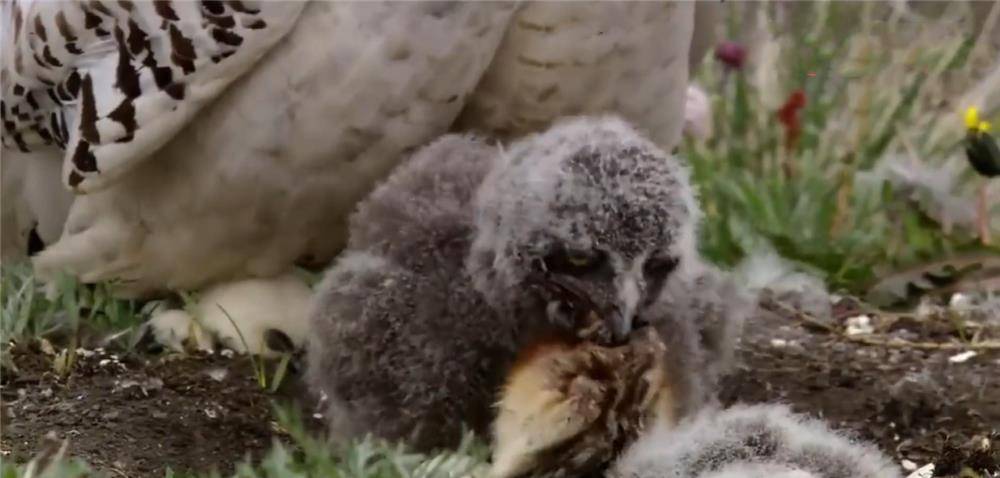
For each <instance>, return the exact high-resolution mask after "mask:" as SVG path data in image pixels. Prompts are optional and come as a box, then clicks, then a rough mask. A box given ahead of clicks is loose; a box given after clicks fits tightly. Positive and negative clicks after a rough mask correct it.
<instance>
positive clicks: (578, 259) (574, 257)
mask: <svg viewBox="0 0 1000 478" xmlns="http://www.w3.org/2000/svg"><path fill="white" fill-rule="evenodd" d="M593 260H594V258H593V257H591V256H585V255H581V254H569V255H567V256H566V261H567V262H569V263H570V265H572V266H573V267H586V266H588V265H590V263H591V262H592V261H593Z"/></svg>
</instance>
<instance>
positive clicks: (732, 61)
mask: <svg viewBox="0 0 1000 478" xmlns="http://www.w3.org/2000/svg"><path fill="white" fill-rule="evenodd" d="M715 59H716V60H719V61H721V62H722V64H723V65H726V67H727V68H729V69H732V70H740V69H742V68H743V62H744V61H746V59H747V50H746V48H743V45H740V44H739V43H736V42H734V41H726V42H722V43H720V44H719V46H717V47H715Z"/></svg>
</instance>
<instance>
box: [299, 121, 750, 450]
mask: <svg viewBox="0 0 1000 478" xmlns="http://www.w3.org/2000/svg"><path fill="white" fill-rule="evenodd" d="M698 216H699V211H698V208H697V204H696V202H695V199H694V195H693V192H692V190H691V187H690V184H689V182H688V175H687V172H686V170H685V169H684V167H683V166H682V165H681V164H680V163H679V162H678V161H677V160H676V159H674V158H672V157H670V156H668V155H667V154H666V153H664V152H663V151H662V150H660V149H659V148H658V147H657V146H655V145H654V144H652V143H651V142H650V141H648V140H646V139H645V138H644V137H643V136H641V135H640V134H639V133H638V132H636V131H635V130H634V129H633V128H632V127H631V126H629V125H628V124H626V123H625V122H623V121H622V120H620V119H617V118H613V117H601V118H573V119H568V120H564V121H562V122H560V123H558V124H556V125H555V126H553V127H552V128H550V129H549V130H548V131H546V132H544V133H541V134H538V135H533V136H528V137H526V138H524V139H521V140H519V141H517V142H515V143H513V144H512V145H511V146H510V147H509V149H507V150H506V151H502V150H500V149H497V148H496V147H493V146H490V145H488V144H486V143H484V142H483V141H481V140H478V139H476V138H473V137H466V136H447V137H444V138H442V139H440V140H438V141H436V142H434V143H432V144H431V145H429V146H427V147H425V148H423V149H422V150H420V151H419V152H417V153H416V154H415V155H414V156H413V157H412V158H411V159H410V160H408V161H405V162H404V164H403V165H401V166H400V167H399V168H398V169H397V170H396V171H394V173H393V174H392V175H391V176H390V177H389V179H388V180H387V181H386V182H385V183H383V184H382V185H381V186H379V187H378V188H377V189H376V190H375V191H374V192H373V194H372V195H371V196H370V197H369V198H368V199H367V200H365V201H364V202H363V203H362V204H361V205H360V206H359V208H358V210H357V212H356V213H355V214H354V215H353V216H352V218H351V222H350V229H351V240H350V244H349V247H348V249H347V250H346V251H345V252H344V253H343V254H342V255H341V257H340V258H339V259H338V261H337V262H336V263H335V264H334V265H333V266H332V267H331V269H330V270H329V271H328V272H327V275H326V278H325V280H324V282H323V283H322V284H321V285H320V286H319V287H318V289H317V290H318V294H317V299H316V302H315V304H314V307H313V312H312V314H311V330H312V336H311V337H310V347H309V348H310V351H309V371H308V373H309V377H310V383H311V384H312V386H313V387H314V388H315V389H316V391H318V392H322V393H325V394H326V395H327V397H328V404H329V409H328V410H327V418H328V421H329V424H330V428H331V432H332V434H333V436H334V438H336V439H341V440H342V439H350V438H354V437H358V436H360V435H364V434H367V433H372V434H375V435H376V436H379V437H382V438H386V439H392V440H406V441H408V442H409V443H410V444H411V445H413V446H414V447H416V448H417V449H420V450H428V449H432V448H436V447H442V446H448V445H453V444H455V443H457V442H458V440H459V439H460V437H461V434H462V430H463V426H466V425H467V426H470V427H471V428H472V429H473V430H475V431H476V432H477V433H479V434H481V435H486V434H488V432H489V430H490V426H491V424H492V422H493V419H494V415H495V409H494V407H493V404H494V403H495V402H496V400H497V392H498V391H499V390H500V388H501V386H502V385H503V382H504V380H505V378H506V376H507V372H508V370H509V368H510V367H511V365H512V363H513V362H514V360H515V357H516V356H517V354H518V352H519V351H520V350H522V348H523V347H526V346H527V345H528V344H531V343H533V342H534V341H535V340H536V339H537V338H538V337H539V334H543V333H548V332H547V331H551V330H553V329H555V330H567V329H572V328H573V327H575V324H574V322H573V320H571V318H570V317H571V316H572V315H573V314H572V313H571V311H569V310H567V309H568V307H567V304H565V303H564V302H563V301H561V300H560V299H559V298H558V297H553V296H551V294H547V293H545V290H544V288H541V289H540V288H538V287H535V286H534V285H535V284H536V283H537V281H538V278H539V277H540V276H541V277H544V280H546V281H550V282H551V283H558V284H562V285H564V286H567V287H570V288H572V289H573V290H577V291H580V293H581V294H583V295H585V296H586V297H588V298H589V299H590V300H591V301H592V302H593V303H594V304H595V310H596V311H597V313H598V316H599V317H601V318H602V327H601V328H602V329H603V330H602V333H601V334H600V336H601V337H604V339H606V340H608V341H610V342H615V343H618V342H621V341H623V340H624V339H625V338H627V337H628V335H629V334H630V333H631V332H632V331H633V329H635V328H638V327H639V326H642V325H647V324H648V325H650V326H652V327H653V328H654V329H655V330H656V331H657V332H658V333H659V334H660V335H661V337H662V340H663V342H664V343H665V344H666V345H667V353H666V360H667V362H668V364H669V366H668V368H669V369H671V370H676V373H672V374H671V377H670V379H671V380H672V381H673V383H672V385H671V389H672V390H674V391H675V393H676V396H677V399H676V401H677V403H678V405H677V407H678V410H681V411H687V410H693V409H694V408H696V405H697V404H700V403H703V402H704V401H706V400H707V395H708V394H709V393H710V390H711V386H710V383H711V381H712V380H711V379H706V378H705V377H704V376H703V375H713V374H716V373H717V371H719V370H722V369H723V368H724V367H723V366H722V365H723V364H722V362H723V361H725V359H726V357H727V356H728V355H729V354H728V352H726V350H725V349H727V348H729V347H731V346H732V338H733V337H735V333H734V331H735V330H737V327H736V325H738V323H739V322H740V321H741V320H742V317H743V315H744V312H745V309H743V308H739V307H737V308H733V307H732V306H731V305H730V304H728V303H727V301H730V300H737V299H738V297H736V296H733V297H732V298H730V297H728V294H727V293H726V292H725V288H722V289H719V290H714V289H712V288H714V287H716V286H717V285H718V284H722V283H724V281H720V280H716V279H717V278H716V279H712V280H709V281H705V280H704V279H703V278H702V277H700V276H697V275H689V274H697V273H700V272H701V271H705V270H709V269H706V267H705V266H704V265H703V264H702V262H701V260H700V258H699V257H698V254H697V252H696V248H695V232H694V231H695V227H696V222H697V219H698ZM705 277H710V278H711V277H714V276H711V275H706V276H705ZM671 290H674V291H675V295H671V294H670V293H668V291H671ZM688 290H691V291H692V292H691V293H692V294H694V296H691V295H690V294H688V295H686V296H684V297H678V296H677V295H676V294H681V293H684V292H683V291H688ZM706 290H707V291H708V293H706ZM697 297H701V298H700V299H699V298H697ZM720 299H721V302H720ZM672 300H676V301H677V303H676V304H672V303H671V302H670V301H672ZM685 308H691V310H683V309H685ZM702 317H708V318H709V320H702V319H701V318H702ZM604 345H609V344H604Z"/></svg>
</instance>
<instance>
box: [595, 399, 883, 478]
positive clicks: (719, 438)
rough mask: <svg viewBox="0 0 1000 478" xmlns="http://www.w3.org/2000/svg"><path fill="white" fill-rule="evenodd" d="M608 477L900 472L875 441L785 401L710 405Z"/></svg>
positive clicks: (624, 459)
mask: <svg viewBox="0 0 1000 478" xmlns="http://www.w3.org/2000/svg"><path fill="white" fill-rule="evenodd" d="M606 476H607V477H608V478H662V477H668V476H678V477H685V478H899V477H900V476H901V475H900V470H899V468H898V467H897V466H896V465H895V464H893V463H892V462H891V461H889V459H888V458H887V457H886V456H885V455H884V454H882V453H881V452H880V451H879V450H878V449H876V448H875V447H873V446H871V445H868V444H866V443H861V442H857V441H852V440H849V439H848V438H846V437H844V436H843V435H842V434H840V433H838V432H836V431H834V430H831V429H830V428H829V427H828V426H827V425H826V424H824V423H823V422H822V421H820V420H816V419H812V418H808V417H805V416H802V415H798V414H795V413H792V412H791V411H790V410H789V409H788V408H787V407H786V406H783V405H769V404H762V405H749V406H748V405H737V406H734V407H732V408H729V409H726V410H722V411H715V410H706V411H703V412H701V413H699V414H697V415H695V416H693V417H691V418H689V419H687V420H685V421H683V422H682V423H681V424H680V425H678V426H677V427H675V428H670V427H659V428H656V429H652V430H649V431H648V433H645V434H644V435H643V436H642V437H641V438H640V439H639V440H638V441H637V442H636V443H635V444H634V445H633V446H632V447H630V448H629V449H628V450H627V451H626V452H625V453H624V454H623V455H622V456H621V457H620V458H619V459H618V461H617V463H615V464H614V465H613V466H612V467H611V469H610V471H609V473H608V474H607V475H606Z"/></svg>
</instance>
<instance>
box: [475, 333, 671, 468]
mask: <svg viewBox="0 0 1000 478" xmlns="http://www.w3.org/2000/svg"><path fill="white" fill-rule="evenodd" d="M665 351H666V347H665V346H664V344H663V342H662V341H661V340H660V339H659V335H658V334H657V333H656V332H655V331H653V330H652V329H650V328H648V327H646V328H643V329H640V330H637V331H635V332H634V333H633V334H632V336H631V337H630V339H629V341H628V342H626V343H625V344H624V345H622V346H618V347H604V346H601V345H598V344H596V343H594V342H589V341H588V342H578V343H574V341H572V340H559V339H555V338H552V339H549V340H542V341H540V342H538V343H536V344H534V345H533V346H530V347H527V348H525V349H524V350H523V351H522V352H521V353H520V354H519V355H518V358H517V361H516V362H515V363H514V365H513V366H512V367H511V371H510V374H509V375H508V377H507V381H506V383H505V384H504V387H503V389H502V390H501V393H500V401H499V404H498V409H499V410H498V413H497V419H496V422H495V423H494V430H493V433H494V435H493V442H494V443H493V447H494V448H493V462H492V470H491V476H492V477H493V478H512V477H516V476H534V477H541V476H586V475H588V474H593V473H599V472H600V471H602V469H603V468H604V467H606V466H607V464H609V463H611V461H612V460H613V459H614V458H615V457H616V456H617V455H618V453H620V452H621V450H622V449H623V448H624V447H625V446H627V445H628V444H630V443H631V442H632V441H634V440H635V439H636V438H637V436H638V434H639V433H640V431H642V430H643V429H644V428H645V427H647V426H648V425H650V424H651V423H657V422H661V421H662V423H664V424H671V423H673V418H674V409H673V398H672V395H671V390H670V389H669V387H668V386H667V384H668V383H669V382H668V378H667V377H668V371H667V370H666V368H665V366H666V361H665Z"/></svg>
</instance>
